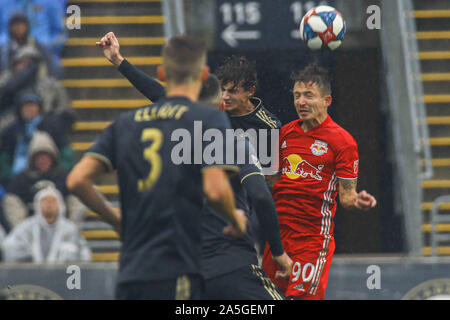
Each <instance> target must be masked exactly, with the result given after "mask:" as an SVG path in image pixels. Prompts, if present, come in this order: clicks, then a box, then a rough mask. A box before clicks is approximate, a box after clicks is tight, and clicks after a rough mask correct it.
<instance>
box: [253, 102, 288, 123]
mask: <svg viewBox="0 0 450 320" xmlns="http://www.w3.org/2000/svg"><path fill="white" fill-rule="evenodd" d="M252 102H253V104H254V105H255V111H256V112H255V113H254V115H255V116H256V118H257V119H259V120H260V121H262V122H264V123H266V124H267V125H268V126H269V127H270V128H271V129H279V128H281V121H280V120H279V119H278V118H277V117H276V116H275V115H274V114H273V113H272V112H270V111H269V110H268V109H267V108H266V107H265V106H264V104H263V103H262V100H261V99H260V98H257V97H253V98H252Z"/></svg>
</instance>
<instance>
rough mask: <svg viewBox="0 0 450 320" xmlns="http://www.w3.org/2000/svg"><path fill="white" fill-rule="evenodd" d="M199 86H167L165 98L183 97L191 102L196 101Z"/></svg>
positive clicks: (194, 84)
mask: <svg viewBox="0 0 450 320" xmlns="http://www.w3.org/2000/svg"><path fill="white" fill-rule="evenodd" d="M200 89H201V84H196V83H193V84H185V85H169V84H167V93H166V96H167V97H168V98H170V97H179V96H183V97H186V98H188V99H189V100H191V101H197V100H198V95H199V93H200Z"/></svg>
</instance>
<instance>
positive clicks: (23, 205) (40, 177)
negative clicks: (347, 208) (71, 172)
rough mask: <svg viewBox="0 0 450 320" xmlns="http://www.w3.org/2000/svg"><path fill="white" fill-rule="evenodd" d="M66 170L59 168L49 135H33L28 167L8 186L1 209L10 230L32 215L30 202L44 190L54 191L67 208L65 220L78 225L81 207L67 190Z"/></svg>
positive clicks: (80, 217)
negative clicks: (50, 189) (60, 195)
mask: <svg viewBox="0 0 450 320" xmlns="http://www.w3.org/2000/svg"><path fill="white" fill-rule="evenodd" d="M67 175H68V170H64V169H62V168H61V166H60V157H59V151H58V148H57V147H56V145H55V143H54V142H53V139H52V138H51V137H50V135H49V134H48V133H46V132H43V131H36V132H35V133H34V135H33V138H32V140H31V143H30V147H29V155H28V167H27V169H26V170H24V171H23V172H21V173H19V174H18V175H16V176H15V177H14V178H13V179H12V180H11V182H10V183H9V185H8V188H7V190H6V194H5V196H4V198H3V202H2V207H3V212H4V216H5V220H6V221H7V224H8V226H9V228H13V227H15V226H17V225H19V224H20V223H21V222H22V221H24V220H25V219H26V218H27V217H29V216H31V215H33V214H34V212H33V210H34V207H33V199H34V196H35V195H36V193H37V192H39V191H40V190H41V189H43V188H46V187H49V186H51V187H53V188H56V189H57V190H58V191H59V192H60V193H61V194H62V196H63V198H64V200H65V204H66V207H67V208H68V218H69V219H70V220H72V221H74V222H78V221H80V220H81V219H82V217H83V205H82V204H81V202H80V201H79V200H78V198H76V197H75V196H74V195H72V194H70V193H69V191H68V189H67V187H66V183H65V182H66V178H67Z"/></svg>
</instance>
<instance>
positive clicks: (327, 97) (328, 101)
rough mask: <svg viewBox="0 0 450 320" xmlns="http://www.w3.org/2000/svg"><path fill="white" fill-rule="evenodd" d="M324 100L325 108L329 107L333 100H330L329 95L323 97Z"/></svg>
mask: <svg viewBox="0 0 450 320" xmlns="http://www.w3.org/2000/svg"><path fill="white" fill-rule="evenodd" d="M324 99H325V103H326V104H327V107H329V106H330V105H331V102H332V101H333V98H331V95H329V94H328V95H326V96H325V97H324Z"/></svg>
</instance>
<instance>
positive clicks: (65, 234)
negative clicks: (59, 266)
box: [2, 187, 91, 263]
mask: <svg viewBox="0 0 450 320" xmlns="http://www.w3.org/2000/svg"><path fill="white" fill-rule="evenodd" d="M34 206H35V214H34V215H33V216H32V217H29V218H27V219H26V220H25V221H24V222H23V223H21V224H20V225H18V226H17V227H15V228H14V229H13V230H12V231H11V232H10V234H8V235H7V236H6V238H5V240H4V242H3V244H2V249H3V258H4V261H5V262H34V263H63V262H69V261H70V262H75V261H90V260H91V251H90V249H89V247H88V245H87V242H86V240H85V239H84V238H82V237H81V236H80V232H79V230H78V228H77V226H76V225H75V224H74V223H73V222H72V221H69V220H68V219H66V218H65V205H64V201H63V198H62V195H61V193H60V192H59V191H58V190H56V189H54V188H52V187H48V188H45V189H42V190H41V191H39V192H38V193H37V194H36V196H35V198H34Z"/></svg>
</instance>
